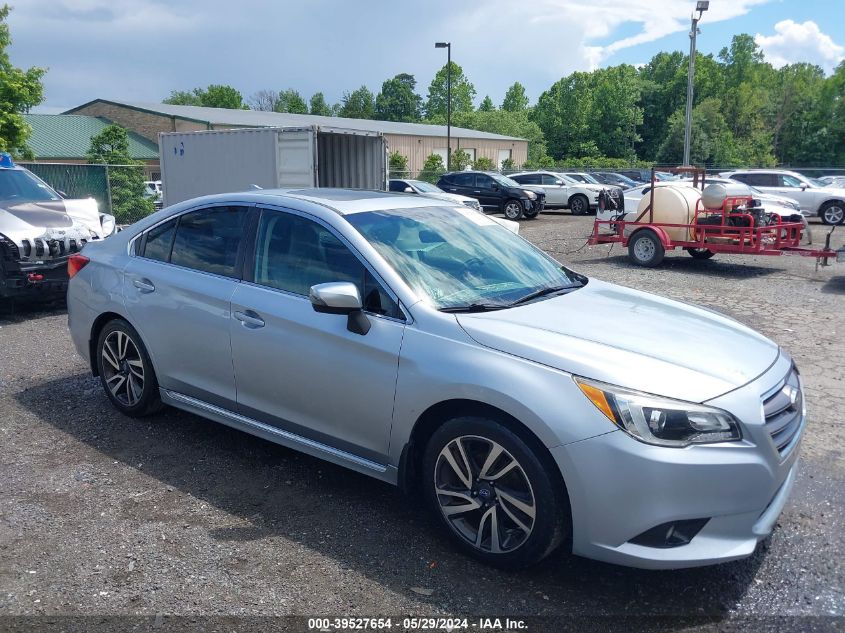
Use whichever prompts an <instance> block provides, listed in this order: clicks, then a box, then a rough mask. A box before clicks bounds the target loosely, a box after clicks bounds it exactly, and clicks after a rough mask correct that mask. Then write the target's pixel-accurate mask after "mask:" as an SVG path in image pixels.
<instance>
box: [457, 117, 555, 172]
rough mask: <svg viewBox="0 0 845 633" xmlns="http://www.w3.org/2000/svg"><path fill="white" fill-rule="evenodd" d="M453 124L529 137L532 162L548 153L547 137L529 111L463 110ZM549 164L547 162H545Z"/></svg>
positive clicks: (495, 132)
mask: <svg viewBox="0 0 845 633" xmlns="http://www.w3.org/2000/svg"><path fill="white" fill-rule="evenodd" d="M452 123H453V125H456V126H458V127H465V128H469V129H471V130H481V131H482V132H492V133H494V134H502V135H505V136H514V137H517V138H524V139H528V158H529V160H530V161H532V162H536V163H540V162H541V161H543V160H544V157H545V156H546V155H547V152H546V139H545V137H544V136H543V131H542V130H541V129H540V126H539V125H537V124H536V123H535V122H534V121H532V120H531V119H530V118H529V116H528V112H527V111H523V112H508V111H506V110H492V111H490V112H479V111H473V112H463V113H458V114H456V115H455V116H454V117H453V119H452ZM543 164H547V163H543Z"/></svg>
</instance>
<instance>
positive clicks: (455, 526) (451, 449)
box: [423, 417, 569, 569]
mask: <svg viewBox="0 0 845 633" xmlns="http://www.w3.org/2000/svg"><path fill="white" fill-rule="evenodd" d="M549 471H550V469H549V468H547V467H544V465H543V463H542V461H541V459H540V458H539V456H538V455H537V454H536V453H535V451H534V450H533V449H532V448H531V447H529V446H528V444H526V442H524V441H523V440H522V438H520V437H519V436H518V435H516V434H515V433H513V432H512V431H511V430H509V429H508V428H506V427H505V426H503V425H501V424H500V423H498V422H496V421H494V420H489V419H485V418H479V417H461V418H455V419H453V420H450V421H449V422H446V423H445V424H444V425H443V426H441V427H440V428H439V429H438V430H437V431H436V432H435V433H434V435H433V436H432V438H431V440H430V441H429V443H428V446H427V448H426V452H425V456H424V461H423V473H424V484H423V489H424V493H425V495H426V497H427V500H428V502H429V505H430V506H431V508H432V510H433V511H434V514H435V515H436V516H437V518H438V520H439V523H440V524H441V526H442V527H443V528H444V529H445V530H446V532H447V533H448V534H449V536H450V537H451V538H452V540H453V541H454V542H455V543H457V545H458V546H459V547H460V548H461V549H463V550H464V551H465V552H467V553H469V554H470V555H472V556H474V557H475V558H478V559H480V560H482V561H484V562H486V563H490V564H492V565H496V566H499V567H505V568H511V569H514V568H519V567H526V566H529V565H532V564H534V563H537V562H538V561H540V560H541V559H543V558H544V557H546V556H548V555H549V554H550V553H551V552H552V551H554V550H555V548H557V547H558V546H559V545H560V543H561V542H562V541H563V538H564V536H565V535H566V534H567V533H568V521H569V519H568V516H569V515H568V512H566V511H565V508H566V501H565V491H564V490H562V486H561V485H560V482H559V481H558V480H557V479H556V478H554V477H552V476H551V475H550V472H549Z"/></svg>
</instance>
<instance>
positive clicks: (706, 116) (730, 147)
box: [657, 97, 739, 166]
mask: <svg viewBox="0 0 845 633" xmlns="http://www.w3.org/2000/svg"><path fill="white" fill-rule="evenodd" d="M685 126H686V107H685V106H684V107H682V108H678V109H677V110H676V111H675V112H674V113H673V114H672V116H671V117H670V118H669V124H668V127H667V133H666V137H665V139H664V140H663V142H662V143H661V144H660V148H659V150H658V152H657V162H658V163H660V164H666V165H670V164H681V162H682V161H683V157H684V129H685ZM691 132H692V134H691V138H690V162H691V163H692V164H693V165H708V166H710V165H716V166H728V165H734V164H736V162H737V160H738V159H739V157H738V156H737V150H736V142H735V140H734V137H733V133H732V132H731V131H730V128H729V126H728V123H727V121H726V120H725V117H724V116H723V115H722V113H721V102H720V101H719V99H717V98H715V97H711V98H709V99H706V100H704V101H702V102H701V103H700V104H698V105H697V106H695V108H693V111H692V129H691Z"/></svg>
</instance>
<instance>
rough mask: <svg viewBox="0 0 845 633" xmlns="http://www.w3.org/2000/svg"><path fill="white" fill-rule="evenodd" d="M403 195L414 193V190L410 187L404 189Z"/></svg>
mask: <svg viewBox="0 0 845 633" xmlns="http://www.w3.org/2000/svg"><path fill="white" fill-rule="evenodd" d="M405 193H414V190H413V189H411V188H410V187H405Z"/></svg>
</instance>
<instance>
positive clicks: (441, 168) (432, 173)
mask: <svg viewBox="0 0 845 633" xmlns="http://www.w3.org/2000/svg"><path fill="white" fill-rule="evenodd" d="M445 173H446V165H444V164H443V157H442V156H441V155H440V154H430V155H429V156H428V158H426V159H425V163H423V168H422V171H421V172H420V173H419V174H418V175H417V178H418V179H420V180H425V181H426V182H430V183H436V182H437V181H438V180H439V179H440V176H442V175H443V174H445Z"/></svg>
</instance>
